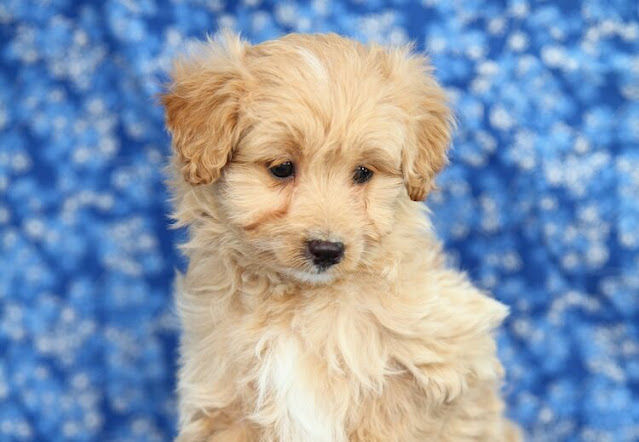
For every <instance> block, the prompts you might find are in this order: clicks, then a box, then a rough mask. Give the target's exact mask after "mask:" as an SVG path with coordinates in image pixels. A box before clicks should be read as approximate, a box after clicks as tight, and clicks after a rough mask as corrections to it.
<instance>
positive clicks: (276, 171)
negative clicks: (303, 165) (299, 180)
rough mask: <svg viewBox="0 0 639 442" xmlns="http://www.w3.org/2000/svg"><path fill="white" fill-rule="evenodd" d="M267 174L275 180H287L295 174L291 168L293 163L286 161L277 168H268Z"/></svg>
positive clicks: (293, 168)
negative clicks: (269, 173)
mask: <svg viewBox="0 0 639 442" xmlns="http://www.w3.org/2000/svg"><path fill="white" fill-rule="evenodd" d="M268 170H269V172H271V175H273V176H274V177H276V178H288V177H290V176H293V174H294V173H295V167H293V163H291V162H290V161H286V162H284V163H282V164H278V165H277V166H273V167H270V168H269V169H268Z"/></svg>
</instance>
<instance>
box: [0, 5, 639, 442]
mask: <svg viewBox="0 0 639 442" xmlns="http://www.w3.org/2000/svg"><path fill="white" fill-rule="evenodd" d="M218 26H228V27H232V28H235V29H237V30H241V31H242V33H243V35H244V36H245V37H247V38H248V39H250V40H251V41H253V42H259V41H262V40H264V39H267V38H272V37H275V36H277V35H280V34H281V33H285V32H290V31H300V32H324V31H336V32H339V33H342V34H346V35H350V36H354V37H357V38H360V39H361V40H364V41H367V40H376V41H380V42H384V43H390V44H396V43H402V42H406V41H409V40H414V41H416V42H417V45H418V47H419V48H420V49H425V50H427V51H428V52H429V53H430V55H431V58H432V62H433V64H434V65H435V66H436V68H437V76H438V78H439V79H440V80H441V82H442V83H443V84H444V85H445V86H446V88H447V90H448V91H449V94H450V96H451V97H452V100H453V102H454V105H455V109H456V113H457V116H458V119H459V130H458V131H457V134H456V137H455V141H454V147H453V151H452V165H451V167H450V168H449V169H448V170H447V171H446V172H445V173H444V174H443V175H442V176H441V177H440V179H439V185H440V188H441V190H440V191H439V192H438V193H437V194H435V195H432V196H431V198H430V205H431V207H432V208H433V212H434V216H435V222H436V225H437V228H438V231H439V233H440V235H441V236H442V238H443V239H444V240H445V242H446V245H447V249H448V251H449V252H450V255H451V259H452V261H453V262H455V263H456V265H459V266H460V267H462V268H463V269H465V270H467V271H468V272H469V273H470V274H471V275H472V277H473V279H474V280H475V281H476V282H477V283H478V284H479V285H480V286H481V287H483V288H485V289H487V290H490V291H492V292H493V293H494V294H495V296H496V297H497V298H499V299H500V300H502V301H503V302H505V303H507V304H509V305H510V306H511V308H512V315H511V317H510V318H509V320H508V321H507V323H506V325H505V327H504V328H503V332H502V333H501V335H500V344H501V348H500V352H501V355H502V358H503V360H504V361H505V365H506V367H507V369H508V373H509V375H508V376H509V377H508V382H507V385H506V387H505V394H506V396H507V398H508V402H509V407H510V408H509V410H510V411H509V413H510V414H511V415H512V417H513V418H514V419H515V420H517V421H518V422H520V423H521V424H522V425H523V426H524V427H525V428H526V431H527V433H528V435H529V439H530V440H532V441H564V440H566V441H595V442H602V441H637V440H639V344H638V337H639V4H638V3H637V2H636V1H635V0H628V1H620V0H611V1H593V0H591V1H584V2H582V3H577V2H572V1H565V2H550V1H540V2H527V1H522V0H515V1H499V0H484V1H476V2H462V1H447V0H441V1H437V0H424V1H422V2H421V3H417V2H408V1H401V0H394V1H393V0H390V1H380V0H378V1H371V2H365V1H350V2H349V1H336V2H330V1H326V0H315V1H313V2H310V3H309V2H302V1H299V2H294V1H286V2H275V1H260V0H244V1H243V2H241V4H240V3H238V4H235V3H234V2H225V1H223V0H198V1H191V2H188V1H177V0H176V1H168V0H141V1H135V0H104V1H95V2H90V1H84V2H83V1H74V0H48V1H38V2H32V1H26V0H2V2H0V45H1V46H0V51H1V52H0V257H1V263H0V355H1V360H0V440H2V441H5V440H40V441H42V440H95V441H116V440H117V441H137V440H140V441H146V440H148V441H152V440H169V439H170V438H171V437H172V436H173V435H174V431H175V398H174V394H173V388H174V371H175V365H176V362H175V361H176V350H175V347H176V333H177V327H176V320H175V319H174V310H173V307H172V301H171V280H172V277H173V271H174V268H175V267H181V266H183V264H184V263H182V262H180V258H179V255H178V253H176V251H175V246H174V244H175V243H176V242H177V241H178V240H179V237H180V234H181V233H180V232H171V231H169V230H167V224H168V222H167V212H168V209H167V204H166V202H165V201H166V192H165V189H164V186H163V183H162V180H163V176H162V173H161V169H162V167H163V165H164V163H165V160H166V156H167V154H168V152H169V139H168V136H167V134H166V133H165V131H164V127H163V113H162V109H161V108H160V107H159V106H158V105H157V100H156V98H155V95H156V94H157V93H158V92H159V91H160V90H161V87H162V86H161V85H162V83H163V82H164V81H165V80H166V78H167V77H166V72H167V70H168V68H169V66H170V60H171V58H172V57H173V56H174V54H175V53H177V52H180V51H183V50H184V49H185V47H186V46H188V44H189V42H191V41H193V40H194V39H196V38H202V37H204V36H205V34H206V33H212V32H215V30H216V29H217V28H218Z"/></svg>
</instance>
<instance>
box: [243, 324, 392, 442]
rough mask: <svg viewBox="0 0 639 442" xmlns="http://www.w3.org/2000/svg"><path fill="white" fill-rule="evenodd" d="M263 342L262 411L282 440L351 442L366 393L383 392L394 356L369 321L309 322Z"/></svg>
mask: <svg viewBox="0 0 639 442" xmlns="http://www.w3.org/2000/svg"><path fill="white" fill-rule="evenodd" d="M305 325H306V326H305V327H303V330H304V331H300V330H299V329H297V330H296V329H295V328H287V329H286V330H282V329H279V331H278V332H277V333H275V332H273V333H267V335H269V336H271V338H270V339H268V342H264V341H263V342H261V343H259V344H258V349H259V351H258V354H259V356H258V357H257V359H256V361H255V362H256V371H255V372H254V373H255V376H254V377H255V386H256V394H257V399H256V413H255V417H256V419H257V420H258V422H260V423H261V424H264V425H266V426H269V427H272V428H275V431H276V433H277V434H276V438H277V439H278V440H281V441H293V440H304V441H311V442H313V441H336V442H339V441H346V440H348V437H347V428H348V427H349V426H350V425H351V424H352V419H353V416H354V415H356V414H357V413H356V410H355V409H356V408H357V407H359V406H360V405H361V402H362V394H363V392H366V393H365V394H370V393H371V391H375V392H376V393H375V394H381V391H382V389H383V388H384V384H385V377H386V376H385V374H386V373H387V372H388V365H389V355H388V352H387V351H386V349H385V346H384V344H383V342H382V340H381V339H380V336H379V332H378V331H377V330H376V329H375V326H374V325H373V324H372V323H370V322H369V321H365V320H361V318H359V320H356V319H353V318H351V319H350V320H348V321H347V320H346V318H340V317H339V315H338V316H336V317H335V318H334V321H333V322H332V324H330V325H328V324H326V323H316V322H313V321H311V322H309V323H307V324H305Z"/></svg>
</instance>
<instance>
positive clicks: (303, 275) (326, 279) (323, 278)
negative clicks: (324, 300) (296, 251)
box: [286, 268, 335, 285]
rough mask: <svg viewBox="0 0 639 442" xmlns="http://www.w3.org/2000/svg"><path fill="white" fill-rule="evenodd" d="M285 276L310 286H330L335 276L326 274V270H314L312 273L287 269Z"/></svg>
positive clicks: (330, 273)
mask: <svg viewBox="0 0 639 442" xmlns="http://www.w3.org/2000/svg"><path fill="white" fill-rule="evenodd" d="M286 274H287V275H288V276H290V277H291V278H293V279H295V280H297V281H299V282H304V283H307V284H312V285H324V284H330V283H331V282H333V281H334V280H335V274H334V273H333V272H328V271H326V269H325V268H324V269H322V268H316V270H315V269H313V270H312V271H305V270H298V269H289V270H288V271H287V272H286Z"/></svg>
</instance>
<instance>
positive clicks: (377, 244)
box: [164, 35, 519, 442]
mask: <svg viewBox="0 0 639 442" xmlns="http://www.w3.org/2000/svg"><path fill="white" fill-rule="evenodd" d="M200 49H201V50H200V51H198V53H197V54H196V55H195V56H192V57H191V58H189V59H186V60H183V61H181V62H180V63H179V64H178V65H177V67H176V69H175V71H174V77H173V86H172V88H171V89H170V90H169V92H168V93H167V94H166V95H165V97H164V103H165V105H166V111H167V125H168V127H169V129H170V130H171V132H172V134H173V137H174V142H173V146H174V150H175V156H174V159H173V162H172V171H173V173H172V175H173V179H172V181H171V184H170V186H171V189H172V191H173V202H174V206H175V211H174V217H175V219H176V221H177V223H178V224H179V225H184V226H188V229H189V232H190V236H189V240H188V242H187V243H186V244H184V245H183V250H184V252H185V253H186V255H187V256H188V258H189V262H190V263H189V268H188V271H187V273H186V275H185V276H184V277H183V278H180V279H179V281H178V286H177V290H176V292H177V293H176V302H177V306H178V310H179V312H180V316H181V321H182V325H183V329H184V332H183V335H182V341H181V363H180V365H181V367H180V372H179V385H178V391H179V400H180V432H179V436H178V440H179V441H181V442H186V441H188V442H200V441H201V442H204V441H262V442H270V441H273V442H274V441H281V442H289V441H309V442H313V441H318V442H319V441H336V442H342V441H362V442H364V441H366V442H373V441H385V442H386V441H398V442H399V441H402V442H406V441H430V440H432V441H443V442H445V441H491V442H498V441H514V440H518V438H519V436H518V432H517V430H516V428H515V426H513V425H512V424H510V423H509V422H508V421H507V420H505V419H504V418H503V417H502V410H503V404H502V401H501V399H500V398H499V394H498V393H499V387H500V382H501V378H502V374H503V370H502V367H501V365H500V363H499V361H498V360H497V357H496V349H495V342H494V339H493V337H492V333H493V330H494V329H495V328H496V327H498V326H499V324H500V323H501V321H502V320H503V318H504V317H505V316H506V314H507V309H506V308H505V307H504V306H503V305H501V304H499V303H498V302H496V301H494V300H492V299H491V298H489V297H488V296H486V295H485V294H483V293H481V292H480V291H479V290H477V289H476V288H475V287H473V285H472V284H471V283H470V282H469V281H468V279H467V278H466V276H465V275H464V274H462V273H460V272H458V271H454V270H451V269H448V268H447V267H446V266H445V265H444V262H443V256H442V251H441V248H440V246H439V243H438V242H437V240H436V239H435V237H434V236H433V234H432V231H431V230H432V229H431V225H430V222H429V216H428V213H427V212H426V210H425V209H424V206H423V205H422V204H421V203H417V202H414V201H411V200H422V199H423V198H425V196H426V195H427V194H428V192H429V190H430V189H431V188H432V182H433V178H434V176H435V174H436V173H437V172H438V171H439V170H440V169H441V168H442V167H443V166H444V164H445V162H446V148H447V145H448V142H449V139H450V127H451V121H452V118H451V114H450V112H449V110H448V107H447V106H446V101H445V98H444V93H443V91H442V89H441V88H440V87H439V86H438V85H437V83H436V82H435V80H434V79H433V77H432V74H431V68H430V67H429V65H428V62H427V60H426V59H425V58H424V57H423V56H421V55H417V54H413V53H411V51H410V48H399V49H393V50H387V49H383V48H381V47H378V46H363V45H360V44H358V43H355V42H353V41H350V40H347V39H344V38H341V37H338V36H336V35H317V36H305V35H291V36H287V37H285V38H283V39H281V40H276V41H272V42H267V43H263V44H261V45H257V46H249V45H248V44H246V43H242V42H240V41H239V39H237V37H234V36H232V35H227V36H226V37H224V38H222V39H221V40H218V41H214V42H209V43H206V44H204V45H203V46H202V47H201V48H200ZM282 161H292V162H294V164H295V167H296V169H295V170H296V172H295V176H294V177H293V178H291V179H287V180H277V179H276V178H274V177H273V176H271V175H270V174H269V173H268V167H270V166H271V165H273V164H275V163H278V162H282ZM359 165H364V166H365V167H368V168H369V169H370V170H373V172H374V175H373V178H372V179H371V181H369V182H367V183H365V184H357V183H353V182H352V180H351V178H352V173H353V170H354V169H355V168H356V167H357V166H359ZM311 238H312V239H315V238H320V239H323V240H330V241H341V242H343V243H344V244H345V247H346V254H345V257H344V259H343V260H342V262H340V263H339V264H337V265H335V266H333V267H331V268H330V269H328V270H326V271H321V270H319V269H317V268H315V267H314V266H313V264H312V263H311V262H309V260H308V257H307V256H306V255H305V253H304V245H305V243H306V241H308V240H309V239H311Z"/></svg>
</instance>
